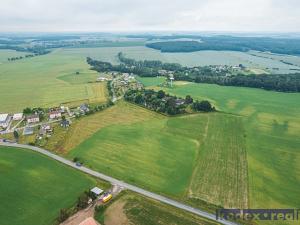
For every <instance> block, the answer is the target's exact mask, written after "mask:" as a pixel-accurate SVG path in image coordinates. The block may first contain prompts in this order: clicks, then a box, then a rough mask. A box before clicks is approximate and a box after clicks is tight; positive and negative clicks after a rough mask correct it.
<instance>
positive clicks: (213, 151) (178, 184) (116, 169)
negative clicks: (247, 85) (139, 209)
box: [67, 103, 248, 207]
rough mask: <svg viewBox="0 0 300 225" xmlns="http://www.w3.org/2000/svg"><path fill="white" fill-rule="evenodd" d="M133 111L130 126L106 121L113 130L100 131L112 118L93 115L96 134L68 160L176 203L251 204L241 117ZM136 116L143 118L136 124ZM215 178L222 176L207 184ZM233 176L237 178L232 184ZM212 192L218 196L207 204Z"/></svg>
mask: <svg viewBox="0 0 300 225" xmlns="http://www.w3.org/2000/svg"><path fill="white" fill-rule="evenodd" d="M124 104H125V106H126V107H129V104H128V103H122V105H117V106H116V107H119V108H121V109H122V110H120V109H119V112H121V111H123V112H124V111H126V109H125V110H124ZM130 107H131V110H127V113H126V114H124V115H126V118H127V121H130V120H133V121H134V122H131V123H128V122H127V123H126V124H125V123H123V124H122V122H117V123H112V122H109V121H110V120H107V119H105V121H107V122H106V123H109V124H110V125H109V126H108V125H104V126H103V125H102V128H101V126H99V125H100V124H101V122H100V121H104V120H103V118H107V115H110V113H107V112H106V113H105V114H102V115H101V113H100V114H99V115H94V116H95V118H97V120H98V121H99V125H98V128H97V129H98V131H97V130H96V129H92V130H93V132H94V133H93V134H90V135H89V137H86V140H85V141H83V142H82V143H80V144H79V145H78V146H77V147H75V148H74V149H72V150H71V151H70V152H69V153H68V157H69V158H71V159H72V158H73V157H75V156H76V157H79V158H80V159H81V160H83V162H84V163H85V164H86V165H88V166H89V167H91V168H93V169H95V170H98V171H102V172H103V173H105V174H109V175H111V176H113V177H116V178H119V179H122V180H125V181H127V182H130V183H133V184H137V185H138V186H142V187H145V188H149V189H151V190H153V191H156V192H159V193H163V194H166V195H169V196H172V197H175V198H178V199H182V200H186V201H188V200H189V199H194V200H195V201H197V200H199V199H200V200H207V201H209V202H210V203H214V204H223V205H226V206H227V205H228V206H235V207H240V206H246V205H247V203H248V200H247V199H248V196H247V173H246V172H247V169H246V168H247V162H246V154H245V148H244V138H243V136H242V135H243V127H242V124H241V121H240V119H239V117H236V116H231V115H225V114H221V113H220V114H219V113H217V114H214V113H212V114H196V115H190V116H182V117H174V118H169V117H165V116H160V115H159V114H155V113H153V112H150V111H147V110H145V109H142V108H139V107H136V106H132V105H130ZM141 111H144V113H143V114H141V113H140V112H141ZM138 114H140V115H141V118H144V119H143V120H141V119H139V120H135V119H134V118H135V117H136V116H134V115H138ZM153 114H154V115H153ZM96 116H97V117H96ZM101 117H102V119H100V118H101ZM115 118H118V117H115ZM131 118H133V119H131ZM145 118H147V119H145ZM86 119H88V117H87V118H86ZM117 120H118V119H117ZM119 120H120V119H119ZM137 122H138V123H137ZM93 126H97V125H96V124H94V125H93ZM99 127H100V128H99ZM218 127H222V129H221V130H220V129H218ZM223 127H224V128H223ZM74 131H75V129H74ZM217 131H218V132H217ZM215 132H216V135H214V133H215ZM75 133H79V132H75ZM236 134H237V135H236ZM207 136H209V137H207ZM74 137H76V136H75V135H74ZM219 137H222V138H223V139H218V138H219ZM67 139H69V138H67ZM77 139H81V140H83V139H84V138H77ZM216 139H218V140H216ZM75 140H76V139H74V141H75ZM75 142H76V141H75ZM70 143H73V142H70ZM68 148H71V147H68ZM211 158H215V159H214V160H211ZM208 161H209V162H210V164H207V162H208ZM223 167H225V168H226V170H224V169H223ZM220 170H221V171H222V172H220ZM211 173H213V174H215V175H216V174H217V173H219V174H220V175H218V176H215V177H214V179H208V178H209V177H210V175H211ZM231 176H234V177H236V178H235V179H232V180H228V177H231ZM145 177H146V178H147V179H145ZM233 190H234V191H233ZM211 191H215V192H218V195H215V196H214V197H211V198H209V199H208V197H207V196H208V194H209V192H211Z"/></svg>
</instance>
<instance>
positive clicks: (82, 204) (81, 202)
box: [77, 192, 89, 209]
mask: <svg viewBox="0 0 300 225" xmlns="http://www.w3.org/2000/svg"><path fill="white" fill-rule="evenodd" d="M88 201H89V196H88V194H87V193H86V192H84V193H82V194H81V195H80V197H79V198H78V200H77V207H78V208H79V209H85V208H86V207H87V206H88Z"/></svg>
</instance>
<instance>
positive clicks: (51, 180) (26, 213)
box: [0, 147, 96, 225]
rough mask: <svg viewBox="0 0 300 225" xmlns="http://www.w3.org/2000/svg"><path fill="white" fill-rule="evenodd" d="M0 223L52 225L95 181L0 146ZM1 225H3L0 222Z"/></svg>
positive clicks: (23, 152)
mask: <svg viewBox="0 0 300 225" xmlns="http://www.w3.org/2000/svg"><path fill="white" fill-rule="evenodd" d="M0 175H1V185H0V200H1V203H2V204H1V205H0V212H1V213H0V221H2V222H5V224H9V225H20V224H22V225H41V224H43V225H51V224H54V220H55V219H56V218H57V216H58V215H59V211H60V209H62V208H68V207H71V206H73V205H74V204H75V202H76V200H77V198H78V197H79V195H80V194H82V193H83V192H84V191H85V190H87V189H89V188H91V187H92V186H94V185H95V184H96V181H95V180H93V179H92V178H90V177H88V176H87V175H84V174H82V173H79V172H76V171H75V170H73V169H71V168H69V167H67V166H64V165H61V164H60V163H58V162H56V161H53V160H51V159H49V158H47V157H45V156H42V155H40V154H37V153H33V152H30V151H28V150H21V149H16V148H10V147H0ZM1 224H3V223H1Z"/></svg>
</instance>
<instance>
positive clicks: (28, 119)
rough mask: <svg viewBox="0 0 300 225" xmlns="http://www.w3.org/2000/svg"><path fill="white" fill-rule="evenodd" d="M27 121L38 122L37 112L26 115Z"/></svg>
mask: <svg viewBox="0 0 300 225" xmlns="http://www.w3.org/2000/svg"><path fill="white" fill-rule="evenodd" d="M26 119H27V123H37V122H40V117H39V115H37V114H33V115H30V116H27V118H26Z"/></svg>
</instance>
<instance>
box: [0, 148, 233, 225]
mask: <svg viewBox="0 0 300 225" xmlns="http://www.w3.org/2000/svg"><path fill="white" fill-rule="evenodd" d="M0 145H3V146H10V147H17V148H26V149H30V150H32V151H35V152H39V153H41V154H43V155H46V156H48V157H50V158H52V159H55V160H57V161H59V162H61V163H63V164H65V165H68V166H70V167H73V168H75V169H77V170H80V171H82V172H84V173H87V174H90V175H92V176H94V177H97V178H100V179H102V180H106V181H108V182H110V183H111V184H113V185H118V186H121V187H123V188H126V189H128V190H131V191H133V192H136V193H139V194H141V195H144V196H147V197H149V198H152V199H155V200H157V201H160V202H163V203H166V204H168V205H172V206H174V207H176V208H179V209H183V210H186V211H188V212H191V213H194V214H196V215H199V216H202V217H205V218H208V219H211V220H214V221H217V222H219V223H221V224H225V225H237V223H233V222H229V221H226V220H216V216H215V215H213V214H211V213H207V212H205V211H203V210H200V209H196V208H193V207H191V206H188V205H185V204H183V203H180V202H177V201H174V200H172V199H169V198H166V197H164V196H161V195H158V194H155V193H153V192H150V191H147V190H145V189H142V188H139V187H136V186H133V185H131V184H128V183H125V182H123V181H121V180H117V179H115V178H113V177H110V176H106V175H105V174H102V173H99V172H96V171H94V170H91V169H89V168H87V167H84V166H81V167H78V166H76V164H75V163H74V162H72V161H69V160H67V159H65V158H63V157H61V156H58V155H55V154H53V153H51V152H49V151H47V150H44V149H41V148H38V147H35V146H30V145H22V144H16V143H6V142H0Z"/></svg>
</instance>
